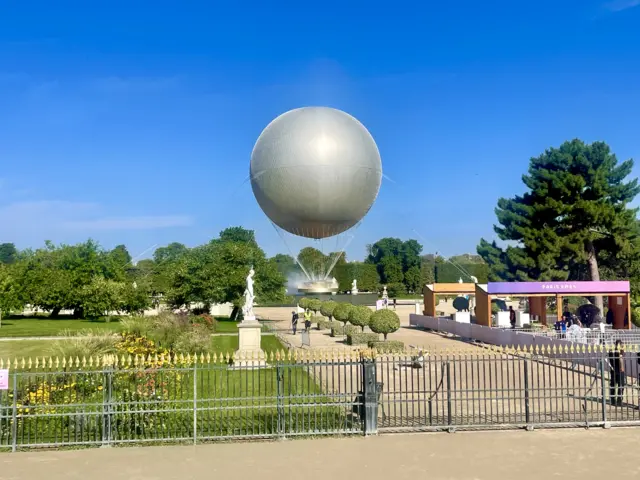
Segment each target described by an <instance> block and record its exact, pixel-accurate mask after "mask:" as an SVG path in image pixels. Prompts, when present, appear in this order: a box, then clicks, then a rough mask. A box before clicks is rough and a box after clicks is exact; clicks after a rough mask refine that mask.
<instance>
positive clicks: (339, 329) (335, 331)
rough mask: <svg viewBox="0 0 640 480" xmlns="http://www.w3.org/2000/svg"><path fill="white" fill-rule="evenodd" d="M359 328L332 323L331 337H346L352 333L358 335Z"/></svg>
mask: <svg viewBox="0 0 640 480" xmlns="http://www.w3.org/2000/svg"><path fill="white" fill-rule="evenodd" d="M358 330H359V329H358V328H357V327H354V326H353V325H340V324H339V323H337V322H332V325H331V336H332V337H343V336H345V335H350V334H352V333H358Z"/></svg>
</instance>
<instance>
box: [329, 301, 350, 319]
mask: <svg viewBox="0 0 640 480" xmlns="http://www.w3.org/2000/svg"><path fill="white" fill-rule="evenodd" d="M352 308H353V305H351V304H350V303H338V304H337V305H336V308H334V309H333V317H334V318H335V319H336V320H338V321H339V322H342V323H345V324H346V323H347V322H348V321H349V314H350V313H351V309H352Z"/></svg>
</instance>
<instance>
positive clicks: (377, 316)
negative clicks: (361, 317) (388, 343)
mask: <svg viewBox="0 0 640 480" xmlns="http://www.w3.org/2000/svg"><path fill="white" fill-rule="evenodd" d="M369 328H370V329H371V331H372V332H375V333H381V334H382V335H384V339H385V340H386V339H387V335H389V334H390V333H393V332H395V331H396V330H398V329H399V328H400V317H398V314H397V313H396V312H394V311H393V310H387V309H382V310H378V311H376V312H373V314H372V315H371V319H370V320H369Z"/></svg>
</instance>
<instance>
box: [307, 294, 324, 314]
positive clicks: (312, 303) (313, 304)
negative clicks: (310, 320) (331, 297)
mask: <svg viewBox="0 0 640 480" xmlns="http://www.w3.org/2000/svg"><path fill="white" fill-rule="evenodd" d="M321 307H322V302H321V301H320V300H318V299H317V298H312V299H311V300H309V309H310V310H312V311H313V313H318V312H319V311H320V308H321Z"/></svg>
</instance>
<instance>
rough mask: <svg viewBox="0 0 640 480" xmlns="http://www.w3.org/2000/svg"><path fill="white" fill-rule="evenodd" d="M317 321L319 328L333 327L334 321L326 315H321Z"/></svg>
mask: <svg viewBox="0 0 640 480" xmlns="http://www.w3.org/2000/svg"><path fill="white" fill-rule="evenodd" d="M316 323H317V324H318V330H326V329H328V328H331V325H332V322H330V321H329V320H327V319H326V318H324V317H320V320H318V321H317V322H316Z"/></svg>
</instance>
